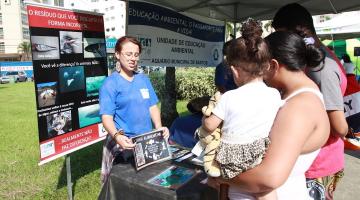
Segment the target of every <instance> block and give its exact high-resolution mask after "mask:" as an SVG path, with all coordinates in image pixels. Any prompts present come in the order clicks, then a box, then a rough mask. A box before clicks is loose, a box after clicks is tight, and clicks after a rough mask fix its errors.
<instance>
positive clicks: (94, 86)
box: [86, 76, 106, 97]
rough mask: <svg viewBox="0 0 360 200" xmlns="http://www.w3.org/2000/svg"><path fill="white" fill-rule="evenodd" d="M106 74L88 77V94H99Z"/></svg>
mask: <svg viewBox="0 0 360 200" xmlns="http://www.w3.org/2000/svg"><path fill="white" fill-rule="evenodd" d="M105 78H106V76H94V77H87V78H86V96H87V97H91V96H98V95H99V89H100V87H101V85H102V84H103V82H104V80H105Z"/></svg>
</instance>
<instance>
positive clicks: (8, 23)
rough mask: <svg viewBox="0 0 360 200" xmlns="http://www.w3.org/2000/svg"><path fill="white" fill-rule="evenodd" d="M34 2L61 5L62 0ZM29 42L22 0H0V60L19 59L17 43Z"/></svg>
mask: <svg viewBox="0 0 360 200" xmlns="http://www.w3.org/2000/svg"><path fill="white" fill-rule="evenodd" d="M32 1H33V2H36V3H43V4H48V5H55V6H63V0H32ZM28 2H31V0H30V1H29V0H28ZM23 42H30V34H29V24H28V18H27V13H26V7H25V4H24V1H23V0H1V1H0V61H16V60H20V59H21V54H19V52H18V46H19V44H21V43H23Z"/></svg>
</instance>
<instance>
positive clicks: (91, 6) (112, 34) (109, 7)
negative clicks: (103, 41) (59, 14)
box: [64, 0, 126, 38]
mask: <svg viewBox="0 0 360 200" xmlns="http://www.w3.org/2000/svg"><path fill="white" fill-rule="evenodd" d="M64 7H65V8H68V9H77V10H86V11H91V12H97V13H102V14H104V29H105V37H106V38H119V37H122V36H124V35H125V27H126V3H125V1H122V0H64Z"/></svg>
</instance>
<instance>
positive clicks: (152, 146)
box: [132, 130, 171, 170]
mask: <svg viewBox="0 0 360 200" xmlns="http://www.w3.org/2000/svg"><path fill="white" fill-rule="evenodd" d="M162 134H163V131H162V130H155V131H151V132H148V133H144V134H141V135H138V136H135V137H133V138H132V141H133V142H134V144H135V148H134V157H135V168H136V170H140V169H142V168H144V167H146V166H149V165H151V164H154V163H157V162H160V161H164V160H169V159H171V152H170V148H169V144H168V143H167V141H166V140H165V139H164V137H163V135H162Z"/></svg>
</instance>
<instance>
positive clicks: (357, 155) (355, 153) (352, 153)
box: [345, 150, 360, 159]
mask: <svg viewBox="0 0 360 200" xmlns="http://www.w3.org/2000/svg"><path fill="white" fill-rule="evenodd" d="M345 153H346V154H347V155H349V156H352V157H355V158H358V159H360V151H351V150H345Z"/></svg>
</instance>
